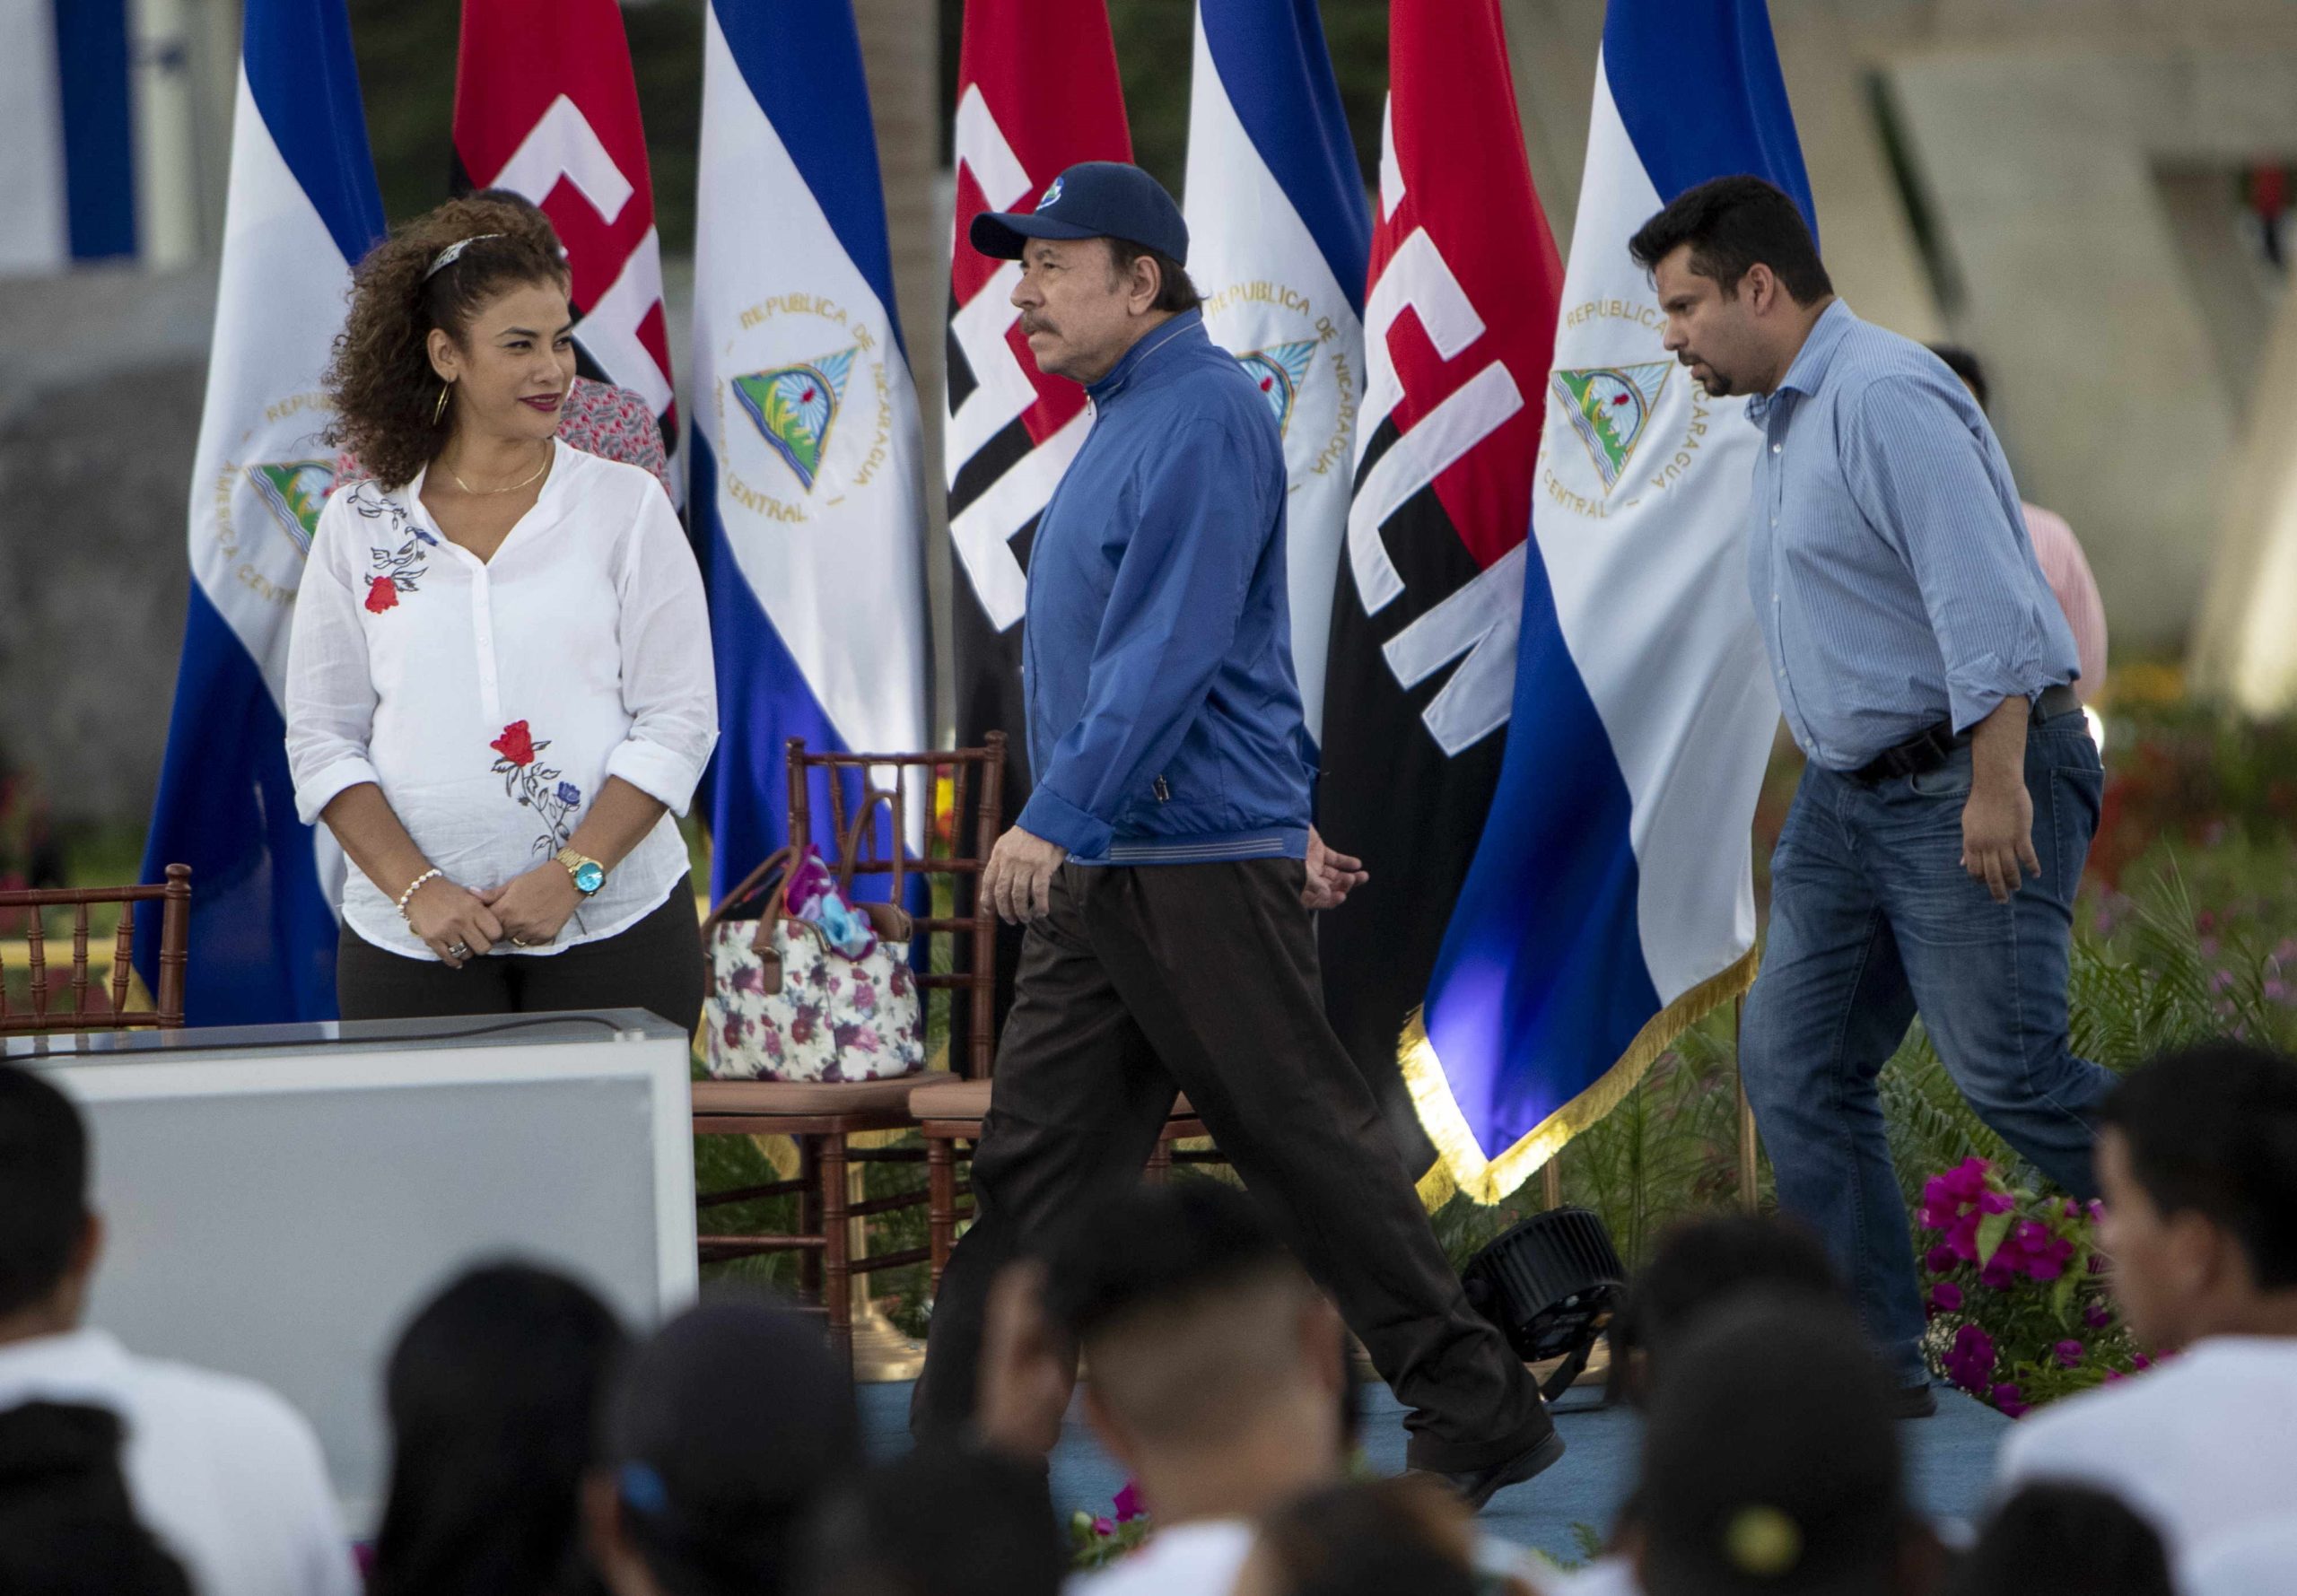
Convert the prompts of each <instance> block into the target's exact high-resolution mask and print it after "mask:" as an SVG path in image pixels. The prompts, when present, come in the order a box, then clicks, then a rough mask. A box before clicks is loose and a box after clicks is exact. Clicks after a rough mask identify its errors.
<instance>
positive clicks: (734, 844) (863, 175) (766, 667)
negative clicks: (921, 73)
mask: <svg viewBox="0 0 2297 1596" xmlns="http://www.w3.org/2000/svg"><path fill="white" fill-rule="evenodd" d="M703 51H704V59H703V97H702V156H701V179H700V180H701V193H700V196H699V199H698V202H697V205H696V214H695V231H694V387H693V394H694V429H693V439H692V447H691V452H690V456H689V469H690V471H691V474H692V475H691V476H690V479H689V491H688V499H687V504H688V509H689V511H690V513H691V514H692V516H693V517H694V523H695V536H696V541H697V542H699V543H701V544H702V545H703V547H704V549H705V551H706V553H705V556H704V565H703V569H704V570H705V571H707V572H708V573H709V587H710V624H711V638H712V643H713V644H714V646H715V650H716V654H717V661H718V703H719V716H720V731H719V739H718V752H717V756H716V763H715V765H714V767H713V768H714V770H715V772H716V774H715V777H714V780H713V781H712V789H711V798H710V804H711V815H710V819H711V837H712V854H713V860H714V862H713V865H712V875H713V876H714V877H715V879H714V880H713V882H712V895H713V896H721V895H722V894H724V893H725V891H726V890H727V889H728V888H729V886H731V885H733V884H734V883H735V882H738V881H739V880H740V879H741V878H742V876H745V875H747V873H748V872H749V871H750V870H751V869H752V868H754V867H755V866H756V865H757V864H758V863H759V862H760V861H761V860H763V859H765V857H766V856H767V855H768V854H770V853H772V852H773V850H775V849H776V848H778V847H780V846H781V845H782V841H783V839H784V838H785V837H786V835H787V833H788V821H789V798H788V789H787V787H786V785H785V782H784V780H783V763H784V746H785V743H786V740H787V739H788V738H790V737H803V738H805V739H806V742H807V745H808V747H809V748H810V749H811V750H813V751H815V752H817V753H835V752H845V753H857V752H864V751H866V752H870V753H904V752H907V751H910V750H913V749H919V748H923V747H924V746H926V741H925V738H926V723H925V661H926V647H927V645H926V630H925V584H924V510H923V483H922V480H921V460H922V458H923V452H922V449H921V443H920V432H919V426H920V423H919V420H918V413H917V395H916V391H915V389H914V388H913V386H912V384H911V379H910V372H909V362H908V358H907V356H906V354H905V353H904V348H903V344H902V340H901V330H900V327H899V326H898V325H897V323H896V321H895V310H894V285H893V264H892V255H891V252H890V250H889V249H888V248H887V245H886V205H885V192H884V188H883V187H882V186H881V184H880V182H879V179H878V145H877V137H876V133H875V131H874V129H873V128H872V126H871V125H870V121H869V90H868V88H867V86H866V85H865V84H864V83H863V81H862V75H861V45H860V39H859V37H858V36H857V34H856V33H855V31H854V25H853V11H852V5H851V4H850V0H712V4H711V6H710V8H709V11H708V13H706V15H705V19H704V22H703ZM923 809H924V806H923V805H922V804H919V805H917V806H915V807H914V808H913V811H912V812H911V813H909V814H907V815H904V820H905V821H906V823H907V824H908V827H909V830H910V832H911V833H912V835H911V837H910V838H909V842H911V843H912V844H913V845H914V844H916V843H917V842H919V841H920V840H921V838H922V836H923V824H924V819H925V816H924V813H923Z"/></svg>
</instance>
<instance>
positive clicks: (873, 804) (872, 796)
mask: <svg viewBox="0 0 2297 1596" xmlns="http://www.w3.org/2000/svg"><path fill="white" fill-rule="evenodd" d="M879 804H883V805H885V807H886V813H887V814H889V815H892V817H893V836H894V845H893V848H892V850H891V852H892V856H893V857H892V864H893V878H894V891H893V896H892V897H891V898H890V899H888V900H887V901H888V902H889V903H893V904H895V906H896V907H898V906H899V905H900V903H901V901H902V897H903V893H902V883H903V879H904V876H905V875H906V873H907V862H906V856H905V855H904V851H903V848H902V828H901V793H900V791H899V790H898V789H894V790H888V789H885V788H882V787H873V788H871V789H869V793H868V795H867V796H866V797H864V798H862V800H861V807H860V808H859V809H857V810H855V811H854V812H853V824H852V825H851V826H849V827H847V828H846V833H845V839H844V848H843V858H842V859H839V860H838V866H837V890H838V892H839V893H840V894H843V896H844V898H845V901H846V902H847V903H852V901H853V891H852V888H853V866H854V862H855V861H856V860H858V859H860V857H861V833H862V832H863V831H865V830H866V829H867V828H868V826H869V820H870V817H871V816H872V815H876V814H877V812H878V805H879Z"/></svg>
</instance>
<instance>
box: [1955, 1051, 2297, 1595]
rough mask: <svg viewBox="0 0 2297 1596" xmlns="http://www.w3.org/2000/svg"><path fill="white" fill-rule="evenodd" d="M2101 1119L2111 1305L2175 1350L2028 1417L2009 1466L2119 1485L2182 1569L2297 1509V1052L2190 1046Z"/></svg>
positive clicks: (2019, 1480)
mask: <svg viewBox="0 0 2297 1596" xmlns="http://www.w3.org/2000/svg"><path fill="white" fill-rule="evenodd" d="M2098 1117H2099V1121H2100V1126H2101V1127H2102V1129H2101V1130H2100V1135H2099V1140H2098V1176H2099V1182H2100V1185H2101V1186H2102V1187H2103V1188H2104V1190H2105V1217H2104V1218H2103V1220H2102V1222H2101V1223H2100V1226H2099V1234H2098V1244H2099V1246H2100V1249H2101V1250H2102V1251H2103V1252H2105V1254H2106V1256H2107V1257H2108V1258H2109V1259H2111V1260H2113V1273H2112V1275H2111V1285H2112V1289H2113V1294H2114V1297H2115V1300H2116V1301H2117V1302H2118V1303H2119V1304H2120V1305H2121V1309H2122V1313H2123V1314H2124V1315H2125V1316H2126V1317H2127V1320H2128V1322H2129V1328H2130V1329H2131V1330H2132V1331H2134V1332H2135V1334H2136V1336H2137V1338H2138V1339H2139V1340H2140V1341H2142V1342H2144V1343H2145V1344H2147V1345H2148V1346H2151V1347H2157V1348H2162V1349H2165V1350H2171V1351H2175V1352H2177V1353H2178V1354H2179V1356H2177V1357H2176V1358H2174V1359H2172V1360H2170V1361H2169V1362H2167V1363H2165V1364H2163V1365H2161V1366H2159V1367H2156V1368H2152V1369H2148V1370H2146V1371H2145V1372H2144V1374H2138V1375H2136V1376H2134V1377H2132V1378H2128V1379H2125V1380H2120V1381H2116V1382H2110V1383H2108V1384H2106V1385H2103V1386H2100V1387H2099V1388H2097V1389H2096V1390H2094V1391H2084V1392H2083V1393H2082V1394H2080V1395H2079V1396H2073V1397H2068V1398H2066V1399H2065V1400H2063V1401H2058V1402H2053V1403H2051V1404H2050V1405H2049V1406H2048V1408H2044V1409H2042V1410H2041V1411H2040V1412H2039V1413H2035V1414H2033V1415H2031V1417H2027V1418H2026V1419H2024V1420H2022V1421H2021V1422H2020V1423H2019V1424H2017V1425H2016V1426H2013V1428H2012V1429H2011V1430H2010V1431H2009V1433H2008V1435H2007V1436H2006V1437H2005V1438H2004V1441H2003V1443H2002V1452H2001V1467H2000V1475H2001V1479H2002V1482H2003V1485H2004V1488H2009V1487H2015V1486H2020V1485H2024V1484H2026V1483H2027V1482H2029V1481H2032V1480H2038V1479H2072V1480H2078V1481H2083V1482H2086V1483H2088V1484H2092V1485H2096V1486H2100V1487H2104V1488H2106V1489H2108V1490H2110V1491H2113V1492H2115V1493H2116V1494H2118V1495H2119V1496H2122V1497H2124V1498H2125V1499H2127V1501H2128V1502H2129V1503H2130V1504H2131V1505H2133V1506H2134V1507H2135V1508H2136V1509H2137V1510H2138V1511H2139V1512H2140V1513H2144V1515H2145V1516H2146V1517H2147V1518H2148V1519H2150V1520H2151V1521H2152V1522H2153V1524H2154V1526H2155V1527H2156V1528H2157V1529H2159V1530H2160V1531H2161V1532H2162V1538H2163V1539H2165V1540H2166V1541H2167V1542H2168V1543H2169V1548H2170V1559H2171V1563H2172V1565H2173V1566H2178V1567H2182V1565H2183V1563H2184V1560H2185V1558H2186V1557H2188V1554H2191V1553H2195V1552H2197V1551H2198V1549H2199V1548H2201V1547H2202V1546H2203V1545H2204V1544H2205V1542H2208V1541H2210V1540H2213V1539H2216V1538H2219V1537H2222V1536H2226V1535H2230V1534H2232V1533H2234V1532H2236V1531H2243V1530H2246V1529H2248V1528H2249V1527H2251V1526H2253V1525H2258V1524H2264V1523H2269V1522H2274V1521H2280V1520H2286V1519H2287V1518H2288V1517H2289V1516H2290V1515H2291V1513H2292V1512H2293V1508H2297V1060H2293V1059H2290V1058H2288V1057H2286V1056H2285V1055H2283V1054H2280V1053H2275V1052H2272V1051H2267V1050H2266V1049H2263V1048H2259V1047H2256V1046H2253V1045H2251V1044H2249V1043H2248V1042H2211V1043H2207V1044H2205V1045H2203V1046H2200V1047H2195V1048H2189V1049H2185V1050H2182V1051H2177V1052H2173V1053H2170V1054H2168V1055H2166V1056H2165V1057H2162V1058H2161V1059H2158V1060H2154V1061H2153V1062H2152V1063H2149V1064H2146V1065H2144V1066H2142V1067H2141V1068H2138V1069H2136V1070H2135V1071H2133V1072H2132V1073H2131V1074H2130V1075H2129V1077H2127V1079H2125V1080H2124V1081H2123V1082H2122V1083H2121V1084H2120V1085H2119V1086H2117V1087H2116V1088H2115V1089H2114V1091H2113V1093H2112V1095H2110V1096H2109V1097H2108V1098H2107V1099H2106V1101H2105V1103H2104V1104H2103V1105H2102V1106H2101V1108H2100V1110H2099V1115H2098Z"/></svg>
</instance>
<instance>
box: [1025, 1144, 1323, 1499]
mask: <svg viewBox="0 0 2297 1596" xmlns="http://www.w3.org/2000/svg"><path fill="white" fill-rule="evenodd" d="M1046 1309H1047V1313H1048V1314H1049V1315H1050V1317H1051V1318H1052V1321H1053V1323H1054V1324H1055V1325H1056V1326H1057V1327H1060V1328H1061V1329H1064V1330H1066V1331H1067V1332H1068V1333H1069V1335H1070V1337H1072V1338H1073V1339H1074V1340H1075V1342H1076V1344H1077V1346H1078V1347H1080V1348H1081V1349H1082V1350H1083V1352H1084V1354H1085V1357H1086V1360H1087V1364H1088V1365H1090V1367H1091V1370H1092V1379H1091V1382H1089V1383H1088V1384H1087V1387H1086V1396H1085V1400H1086V1411H1087V1415H1088V1416H1089V1417H1091V1419H1092V1421H1093V1425H1094V1427H1095V1429H1096V1431H1097V1432H1098V1433H1099V1435H1100V1436H1101V1438H1102V1441H1103V1443H1104V1444H1105V1445H1106V1446H1107V1447H1108V1448H1109V1450H1110V1452H1112V1453H1114V1455H1115V1456H1116V1457H1117V1459H1118V1461H1121V1462H1122V1463H1124V1464H1125V1465H1126V1466H1127V1467H1128V1468H1130V1469H1131V1470H1132V1472H1133V1474H1134V1475H1135V1477H1136V1478H1139V1479H1140V1484H1141V1488H1142V1490H1143V1492H1144V1493H1145V1494H1146V1495H1147V1496H1148V1503H1149V1506H1150V1508H1151V1510H1152V1511H1154V1512H1157V1513H1164V1514H1170V1513H1173V1512H1174V1511H1175V1502H1174V1499H1173V1498H1174V1496H1175V1492H1176V1491H1178V1490H1180V1489H1182V1488H1183V1486H1184V1482H1185V1479H1186V1478H1187V1477H1189V1476H1192V1475H1194V1476H1197V1477H1199V1478H1201V1477H1202V1472H1203V1470H1204V1468H1205V1467H1206V1466H1207V1465H1208V1463H1210V1462H1211V1461H1213V1460H1218V1459H1222V1458H1227V1459H1230V1460H1234V1459H1235V1458H1236V1457H1237V1456H1238V1455H1239V1449H1240V1448H1244V1447H1246V1446H1248V1445H1249V1444H1250V1443H1252V1442H1253V1441H1254V1440H1258V1441H1261V1442H1262V1443H1265V1444H1266V1446H1267V1448H1268V1449H1269V1450H1271V1451H1275V1452H1280V1453H1281V1454H1282V1456H1283V1470H1282V1471H1280V1472H1272V1473H1270V1474H1268V1475H1266V1476H1265V1477H1264V1478H1265V1483H1266V1485H1267V1487H1268V1488H1269V1489H1270V1491H1271V1492H1272V1493H1274V1494H1275V1495H1276V1496H1285V1495H1289V1494H1291V1492H1292V1491H1293V1490H1295V1489H1297V1488H1298V1487H1299V1486H1300V1485H1301V1484H1303V1483H1306V1482H1307V1481H1311V1480H1316V1479H1322V1478H1335V1477H1337V1475H1338V1472H1339V1470H1340V1467H1341V1460H1342V1456H1343V1451H1342V1449H1343V1446H1344V1444H1345V1443H1344V1439H1343V1437H1344V1435H1345V1432H1346V1428H1347V1421H1346V1418H1345V1416H1344V1415H1345V1409H1346V1408H1347V1406H1348V1405H1349V1402H1350V1401H1352V1399H1353V1387H1352V1385H1351V1383H1350V1378H1349V1367H1348V1358H1347V1352H1346V1343H1345V1341H1344V1339H1343V1334H1342V1330H1341V1323H1340V1318H1339V1315H1338V1314H1337V1313H1334V1312H1333V1310H1332V1305H1331V1304H1329V1303H1327V1302H1326V1301H1325V1300H1324V1299H1323V1296H1322V1295H1319V1294H1318V1293H1317V1291H1316V1288H1315V1286H1314V1284H1312V1283H1311V1282H1310V1280H1309V1279H1308V1277H1307V1275H1306V1273H1305V1272H1304V1271H1303V1270H1302V1269H1301V1268H1300V1266H1299V1265H1298V1264H1297V1263H1296V1262H1295V1261H1293V1259H1292V1256H1291V1254H1290V1253H1288V1252H1286V1251H1285V1250H1284V1246H1283V1244H1282V1243H1280V1242H1279V1241H1278V1240H1277V1238H1276V1234H1275V1233H1274V1232H1273V1231H1272V1230H1271V1229H1270V1227H1269V1225H1268V1222H1267V1221H1266V1220H1265V1219H1263V1218H1262V1216H1261V1212H1260V1209H1259V1208H1258V1207H1257V1206H1256V1205H1255V1204H1254V1203H1253V1200H1252V1199H1250V1198H1248V1197H1246V1196H1245V1194H1244V1193H1243V1192H1242V1191H1239V1190H1236V1188H1234V1187H1232V1186H1227V1185H1224V1184H1222V1183H1220V1182H1216V1181H1211V1180H1181V1181H1175V1182H1171V1183H1170V1184H1167V1185H1162V1186H1146V1185H1144V1186H1140V1187H1136V1188H1133V1189H1132V1190H1129V1191H1126V1192H1125V1193H1123V1194H1122V1195H1121V1196H1119V1197H1116V1198H1114V1199H1112V1200H1110V1201H1109V1202H1107V1203H1105V1204H1104V1205H1102V1206H1100V1207H1099V1208H1096V1209H1094V1210H1093V1211H1091V1212H1090V1213H1088V1214H1087V1215H1085V1216H1084V1217H1083V1218H1082V1220H1081V1221H1080V1222H1079V1224H1077V1225H1074V1226H1073V1227H1072V1228H1071V1229H1070V1232H1069V1233H1068V1234H1067V1235H1066V1236H1065V1237H1064V1238H1063V1241H1062V1242H1061V1244H1060V1245H1059V1246H1058V1247H1057V1248H1056V1250H1055V1252H1054V1255H1053V1257H1052V1260H1051V1271H1050V1279H1049V1284H1048V1286H1047V1288H1046ZM1235 1506H1236V1509H1238V1510H1241V1511H1246V1512H1249V1511H1252V1506H1253V1504H1250V1503H1237V1504H1235Z"/></svg>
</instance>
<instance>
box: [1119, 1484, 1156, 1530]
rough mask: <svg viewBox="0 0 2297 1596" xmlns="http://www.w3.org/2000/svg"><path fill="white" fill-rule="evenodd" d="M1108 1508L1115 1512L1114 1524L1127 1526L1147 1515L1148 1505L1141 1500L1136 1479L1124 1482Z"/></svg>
mask: <svg viewBox="0 0 2297 1596" xmlns="http://www.w3.org/2000/svg"><path fill="white" fill-rule="evenodd" d="M1110 1506H1111V1507H1112V1508H1113V1509H1114V1511H1115V1513H1116V1522H1118V1523H1120V1524H1129V1523H1131V1522H1132V1521H1133V1520H1135V1519H1137V1518H1140V1517H1141V1516H1142V1515H1144V1514H1145V1513H1148V1504H1147V1503H1146V1502H1144V1501H1143V1500H1141V1496H1140V1481H1139V1480H1137V1479H1128V1480H1126V1481H1125V1482H1124V1488H1123V1489H1122V1490H1121V1491H1119V1492H1118V1493H1117V1494H1116V1500H1115V1501H1114V1502H1113V1503H1111V1504H1110Z"/></svg>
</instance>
